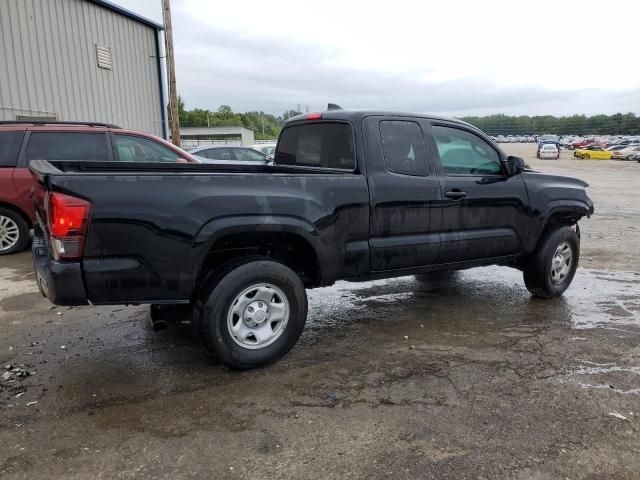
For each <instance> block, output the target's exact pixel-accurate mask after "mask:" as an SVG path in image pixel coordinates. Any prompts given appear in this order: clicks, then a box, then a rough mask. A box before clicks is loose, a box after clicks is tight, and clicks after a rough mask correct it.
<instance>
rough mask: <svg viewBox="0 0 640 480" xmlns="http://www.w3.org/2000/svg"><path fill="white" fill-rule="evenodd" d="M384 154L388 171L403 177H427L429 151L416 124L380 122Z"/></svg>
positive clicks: (391, 121) (394, 121) (390, 121)
mask: <svg viewBox="0 0 640 480" xmlns="http://www.w3.org/2000/svg"><path fill="white" fill-rule="evenodd" d="M380 137H381V138H382V153H383V154H384V163H385V165H386V167H387V170H389V171H390V172H394V173H400V174H402V175H414V176H426V175H427V149H426V147H425V145H424V138H423V137H422V130H421V129H420V125H418V124H417V123H416V122H406V121H398V120H383V121H382V122H380Z"/></svg>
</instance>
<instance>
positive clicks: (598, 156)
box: [573, 143, 613, 160]
mask: <svg viewBox="0 0 640 480" xmlns="http://www.w3.org/2000/svg"><path fill="white" fill-rule="evenodd" d="M573 156H574V157H575V158H582V159H594V160H611V158H612V157H613V152H608V151H607V150H605V149H604V148H602V147H601V146H600V145H598V144H596V143H592V144H591V145H587V146H586V147H584V148H579V149H577V150H575V151H574V152H573Z"/></svg>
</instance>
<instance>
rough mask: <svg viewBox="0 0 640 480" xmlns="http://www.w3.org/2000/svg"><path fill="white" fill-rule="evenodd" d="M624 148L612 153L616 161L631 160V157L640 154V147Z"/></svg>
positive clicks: (626, 146)
mask: <svg viewBox="0 0 640 480" xmlns="http://www.w3.org/2000/svg"><path fill="white" fill-rule="evenodd" d="M624 147H625V148H622V149H620V150H615V151H613V152H612V153H613V155H612V158H613V159H614V160H631V157H633V156H634V155H636V154H638V153H640V145H625V146H624Z"/></svg>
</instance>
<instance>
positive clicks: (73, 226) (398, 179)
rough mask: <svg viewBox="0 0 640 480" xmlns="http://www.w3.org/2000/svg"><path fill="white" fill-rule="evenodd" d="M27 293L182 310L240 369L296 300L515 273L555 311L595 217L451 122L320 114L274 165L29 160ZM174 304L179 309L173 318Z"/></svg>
mask: <svg viewBox="0 0 640 480" xmlns="http://www.w3.org/2000/svg"><path fill="white" fill-rule="evenodd" d="M30 168H31V171H32V173H33V174H34V175H35V177H36V178H37V180H38V184H37V187H36V190H35V194H34V196H35V199H36V207H37V212H38V223H39V225H38V226H37V227H36V229H35V239H34V242H33V257H34V263H35V267H36V271H37V278H38V283H39V286H40V288H41V290H42V292H43V294H44V295H46V296H47V297H48V298H49V299H50V300H51V301H52V302H53V303H56V304H58V305H80V304H185V305H190V306H193V308H194V323H195V324H196V326H197V328H198V331H199V333H200V336H201V338H202V339H203V340H204V344H205V346H206V348H207V350H208V351H209V352H210V353H211V354H213V355H214V356H215V357H216V358H218V359H219V360H220V361H222V362H223V363H226V364H227V365H230V366H232V367H236V368H252V367H257V366H261V365H265V364H267V363H269V362H272V361H274V360H276V359H278V358H279V357H281V356H282V355H284V354H285V353H287V352H288V351H289V350H290V349H291V347H292V346H293V345H294V344H295V342H296V341H297V339H298V337H299V336H300V334H301V332H302V329H303V327H304V324H305V321H306V316H307V299H306V293H305V289H307V288H314V287H320V286H326V285H331V284H332V283H334V282H335V281H336V280H339V279H345V280H352V281H361V280H366V279H372V278H384V277H395V276H401V275H409V274H418V273H428V272H433V271H442V270H456V269H464V268H469V267H477V266H482V265H492V264H498V265H508V266H512V267H515V268H518V269H521V270H522V271H523V273H524V282H525V284H526V286H527V288H528V289H529V291H530V292H531V293H532V294H533V295H535V296H537V297H543V298H550V297H555V296H558V295H560V294H562V292H564V290H565V289H566V288H567V287H568V286H569V284H570V283H571V281H572V279H573V276H574V274H575V271H576V268H577V265H578V257H579V229H578V227H577V222H578V220H580V219H581V218H582V217H584V216H589V215H590V214H591V213H593V204H592V202H591V200H590V199H589V197H588V196H587V193H586V191H585V187H587V184H586V183H585V182H583V181H581V180H577V179H573V178H566V177H560V176H554V175H546V174H542V173H536V172H533V171H530V170H529V169H528V168H527V166H526V165H525V163H524V161H523V160H522V159H521V158H518V157H507V156H506V155H505V154H504V153H503V152H502V151H501V150H500V149H499V148H498V146H497V145H496V144H495V143H494V142H492V141H491V140H490V139H489V137H487V136H486V135H485V134H483V133H482V132H481V131H479V130H478V129H476V128H474V127H472V126H471V125H468V124H466V123H463V122H460V121H457V120H452V119H445V118H438V117H433V116H422V115H412V114H403V113H389V112H372V111H345V110H331V111H326V112H322V113H311V114H306V115H301V116H298V117H295V118H293V119H291V120H289V121H288V122H287V123H286V125H285V126H284V128H283V130H282V133H281V135H280V138H279V141H278V147H277V151H276V154H275V161H274V164H273V165H260V166H255V167H251V166H220V165H188V164H141V163H127V162H118V163H113V162H112V163H93V162H46V161H34V162H32V163H31V167H30ZM187 308H189V307H187Z"/></svg>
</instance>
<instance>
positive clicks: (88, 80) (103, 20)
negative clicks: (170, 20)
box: [0, 0, 167, 138]
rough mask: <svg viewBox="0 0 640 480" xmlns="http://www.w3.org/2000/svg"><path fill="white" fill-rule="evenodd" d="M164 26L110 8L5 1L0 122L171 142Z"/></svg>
mask: <svg viewBox="0 0 640 480" xmlns="http://www.w3.org/2000/svg"><path fill="white" fill-rule="evenodd" d="M162 31H163V26H162V25H160V24H157V23H155V22H152V21H150V20H148V19H146V18H143V17H140V16H139V15H136V14H134V13H132V12H129V11H127V10H125V9H123V8H121V7H118V6H117V5H114V4H112V3H110V2H108V1H105V0H0V120H31V119H33V117H37V118H43V117H44V119H47V120H65V121H94V122H106V123H114V124H117V125H120V126H122V127H125V128H129V129H134V130H141V131H143V132H148V133H152V134H155V135H158V136H162V137H165V138H166V136H167V135H166V128H167V126H166V121H165V120H166V108H165V106H166V101H165V94H164V78H163V72H164V64H163V58H162V54H161V51H162V50H161V47H160V46H161V45H162V43H163V41H162Z"/></svg>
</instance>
